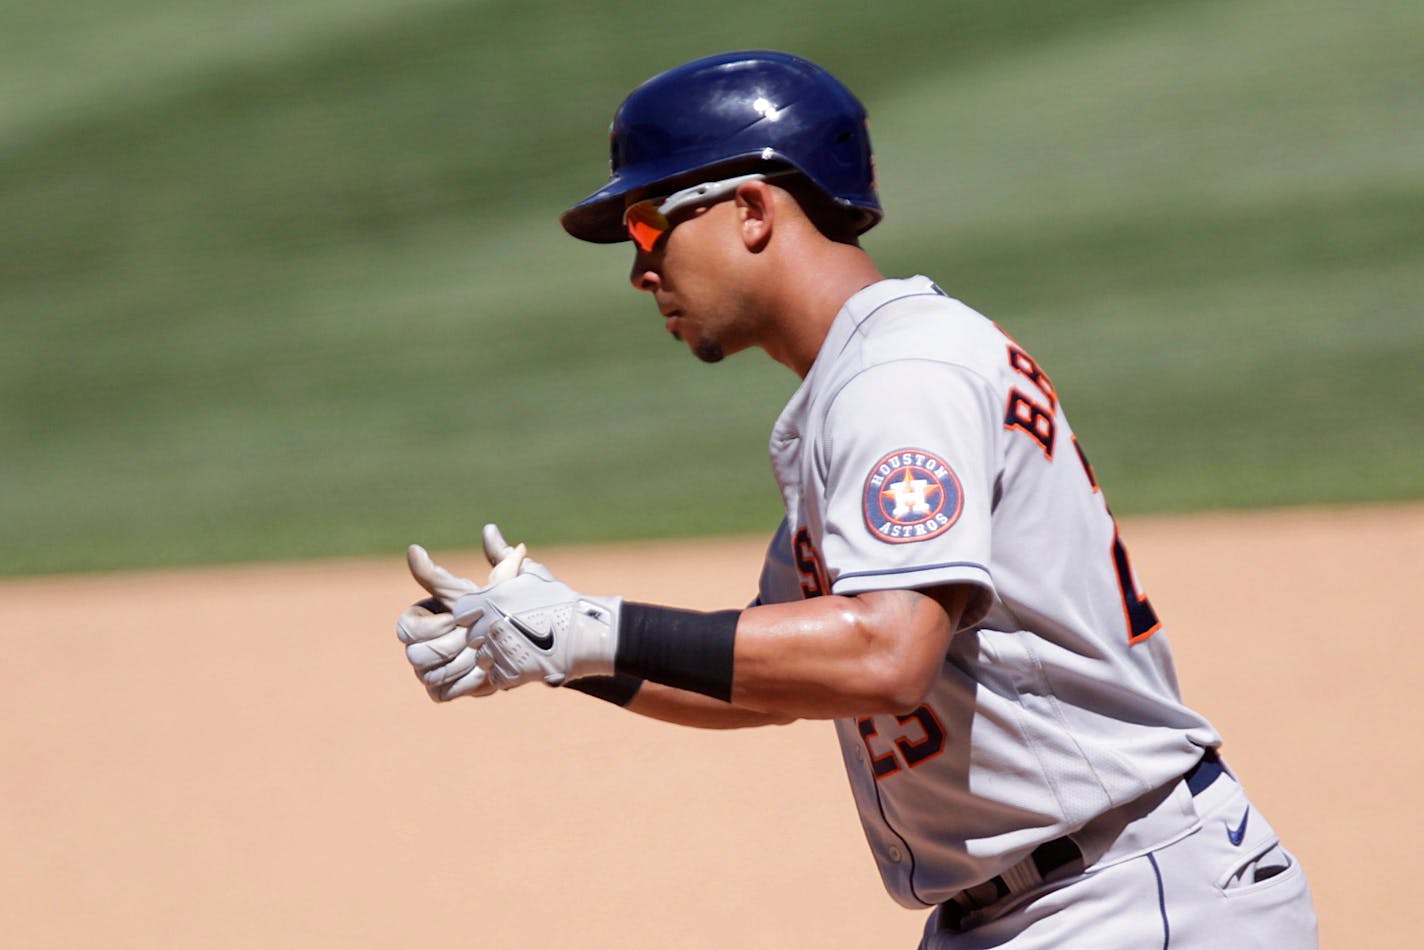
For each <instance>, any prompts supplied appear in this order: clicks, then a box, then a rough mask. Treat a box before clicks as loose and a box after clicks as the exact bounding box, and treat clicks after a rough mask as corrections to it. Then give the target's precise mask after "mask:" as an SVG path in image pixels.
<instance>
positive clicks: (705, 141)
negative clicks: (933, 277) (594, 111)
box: [560, 50, 883, 244]
mask: <svg viewBox="0 0 1424 950" xmlns="http://www.w3.org/2000/svg"><path fill="white" fill-rule="evenodd" d="M611 136H612V143H611V146H610V151H611V158H610V168H611V172H612V174H611V176H610V177H609V179H608V183H607V184H606V185H604V186H603V187H602V188H600V189H599V190H598V191H596V192H594V193H593V194H591V195H589V196H588V197H587V198H585V199H584V200H583V201H580V202H579V203H578V204H576V205H574V206H573V207H572V208H570V209H569V210H568V211H565V212H564V214H563V216H562V217H561V218H560V221H561V223H562V224H563V226H564V230H566V231H568V232H569V233H570V234H572V235H573V236H574V237H576V238H580V239H581V240H584V241H594V242H596V243H599V244H611V243H614V242H616V241H626V240H627V239H628V232H627V231H626V230H624V228H623V207H624V204H625V199H626V198H627V197H629V196H630V195H635V194H636V196H637V197H645V196H648V195H651V194H654V193H656V190H657V186H658V185H660V184H662V183H664V182H670V181H673V180H675V179H683V178H685V177H686V176H688V175H690V174H691V173H693V172H706V173H707V177H708V178H712V177H715V176H714V175H713V174H712V173H713V172H716V171H718V170H722V169H731V168H734V167H735V168H737V169H746V170H747V171H754V170H755V167H754V166H755V165H757V164H760V163H766V164H767V165H768V167H769V168H770V167H778V166H779V167H786V166H790V167H792V168H795V169H796V170H797V171H799V172H801V174H803V175H804V176H805V177H806V178H807V179H809V180H810V181H811V182H812V183H813V184H814V185H815V186H816V187H817V188H819V189H820V190H821V191H822V192H824V193H825V194H826V195H827V196H828V197H830V198H831V199H832V200H833V201H834V202H835V203H836V204H837V205H839V206H840V207H842V208H844V209H845V210H846V212H847V214H850V215H854V216H856V217H857V218H858V220H857V222H856V231H857V233H863V232H865V231H868V230H869V229H870V228H872V227H874V226H875V224H876V223H877V222H879V221H880V218H881V216H882V214H883V212H882V211H881V209H880V198H879V196H878V195H877V194H876V191H875V169H874V166H873V164H872V160H871V152H870V133H869V131H868V130H867V128H866V121H865V107H864V106H862V105H861V104H860V101H859V100H858V99H856V97H855V96H854V94H852V93H851V91H850V90H849V89H847V88H846V87H845V86H844V85H843V84H842V83H841V81H840V80H838V79H836V77H834V76H832V75H831V74H830V73H828V72H827V71H826V70H824V69H822V68H821V67H820V66H817V65H816V64H815V63H813V62H811V61H809V60H806V59H802V58H801V57H799V56H792V55H790V54H789V53H779V52H775V51H773V50H741V51H737V52H732V53H720V54H718V55H716V56H708V57H705V58H703V59H698V60H694V61H692V62H690V63H686V64H684V65H682V66H677V67H675V68H673V69H670V70H668V71H667V72H664V73H660V74H658V75H656V76H654V77H653V78H652V79H649V80H648V81H647V82H645V83H643V84H642V85H641V86H639V87H638V88H636V89H634V90H633V91H632V92H631V93H629V94H628V98H626V99H624V100H623V104H622V105H621V106H619V107H618V111H617V113H615V115H614V116H613V128H612V130H611Z"/></svg>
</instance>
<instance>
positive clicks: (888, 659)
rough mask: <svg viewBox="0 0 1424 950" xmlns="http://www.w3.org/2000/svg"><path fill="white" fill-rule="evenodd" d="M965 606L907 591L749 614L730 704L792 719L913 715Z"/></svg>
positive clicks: (740, 631) (740, 632) (742, 625)
mask: <svg viewBox="0 0 1424 950" xmlns="http://www.w3.org/2000/svg"><path fill="white" fill-rule="evenodd" d="M961 606H962V600H961V599H959V598H953V599H952V600H951V602H950V603H949V604H946V605H941V603H940V602H939V601H937V600H936V599H934V598H932V597H929V596H926V595H924V594H920V593H917V592H914V591H903V590H901V591H879V592H875V593H872V594H865V595H861V596H859V597H821V598H817V599H815V600H809V601H801V602H799V603H793V604H776V605H768V606H763V607H754V608H750V609H748V610H746V611H744V612H743V613H742V615H741V618H740V621H739V623H738V625H737V637H736V653H735V675H734V678H733V681H732V702H733V704H734V705H736V706H742V707H746V708H748V709H754V710H760V711H763V712H766V713H768V714H772V715H781V716H791V717H794V718H835V717H840V716H860V715H867V714H873V713H880V712H903V711H905V710H907V709H910V708H913V707H914V706H915V705H916V704H918V703H919V702H920V701H921V699H922V698H923V696H924V694H925V693H926V692H927V691H928V690H929V688H930V685H931V683H932V682H933V678H934V676H935V675H936V674H937V673H938V671H939V668H940V665H941V663H942V661H943V657H944V652H945V649H946V647H947V646H948V643H949V638H950V633H951V630H952V618H951V615H950V612H951V611H952V612H953V613H954V615H956V616H957V613H958V610H959V608H960V607H961Z"/></svg>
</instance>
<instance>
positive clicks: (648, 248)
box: [623, 199, 670, 253]
mask: <svg viewBox="0 0 1424 950" xmlns="http://www.w3.org/2000/svg"><path fill="white" fill-rule="evenodd" d="M623 224H624V225H625V226H626V227H627V228H628V236H629V237H630V238H632V239H633V243H634V244H636V245H638V247H640V248H642V249H643V252H644V253H652V250H653V247H654V245H656V244H657V243H658V239H659V238H661V237H662V236H663V235H664V234H666V233H667V232H668V229H669V228H670V225H669V224H668V219H667V218H665V217H663V216H662V215H661V214H660V213H659V212H658V200H657V199H650V200H648V201H640V202H638V203H637V204H635V205H633V206H631V207H630V208H629V209H628V210H627V211H626V212H624V214H623Z"/></svg>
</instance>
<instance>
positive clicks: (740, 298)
mask: <svg viewBox="0 0 1424 950" xmlns="http://www.w3.org/2000/svg"><path fill="white" fill-rule="evenodd" d="M737 220H738V214H737V206H736V202H735V201H721V202H719V203H717V204H713V205H703V206H701V207H698V208H695V209H692V210H691V211H690V212H689V213H688V214H687V215H686V216H685V217H683V218H681V219H680V220H678V221H677V222H676V226H675V227H673V228H671V229H670V230H668V231H667V232H666V233H665V234H663V235H662V237H661V238H660V239H659V240H658V241H657V242H656V243H653V245H652V247H651V249H647V250H645V249H644V248H643V247H641V246H638V245H635V249H636V250H637V255H636V256H635V258H634V260H633V270H632V273H631V274H630V275H629V277H630V280H631V281H632V283H633V286H634V287H635V288H636V289H638V290H643V291H646V292H648V293H650V294H652V295H653V299H654V300H655V301H656V303H657V307H658V312H659V313H660V314H662V316H663V319H664V321H665V324H666V327H667V331H668V332H669V333H671V334H672V335H673V337H675V338H676V339H678V340H681V341H683V342H684V343H686V344H687V346H688V348H689V349H691V350H692V352H693V354H694V355H695V356H696V357H697V358H698V359H700V360H702V361H703V362H707V363H716V362H718V361H719V360H721V359H723V358H724V357H727V356H730V355H731V354H732V353H735V352H737V351H739V350H744V349H746V348H747V347H750V346H755V345H756V344H757V336H756V329H757V327H758V326H759V325H760V323H761V321H759V320H758V319H757V318H756V314H755V308H754V307H753V305H752V304H753V301H752V296H751V294H750V293H749V288H748V287H747V285H746V283H745V282H744V281H742V280H739V276H740V275H741V274H743V272H744V265H745V260H744V256H745V253H746V248H745V246H744V245H743V244H742V242H741V240H740V237H739V236H738V229H737Z"/></svg>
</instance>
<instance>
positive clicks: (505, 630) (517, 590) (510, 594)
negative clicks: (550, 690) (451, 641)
mask: <svg viewBox="0 0 1424 950" xmlns="http://www.w3.org/2000/svg"><path fill="white" fill-rule="evenodd" d="M484 542H485V555H486V556H487V557H488V558H489V559H490V561H491V562H495V561H496V559H499V563H500V564H501V566H503V565H505V564H509V563H511V562H515V560H516V558H515V552H520V550H521V548H522V547H523V545H520V546H519V547H518V548H510V547H509V545H508V544H506V543H505V541H504V538H503V537H501V536H500V533H499V529H498V528H497V527H495V526H494V525H487V526H486V527H485V531H484ZM517 565H518V566H517V568H516V570H517V571H518V573H517V574H516V575H515V576H514V577H513V578H509V579H507V580H506V579H503V578H501V579H500V580H499V581H497V582H495V583H493V584H491V585H490V586H489V587H486V588H483V589H481V590H478V591H471V592H469V593H467V594H465V595H464V596H463V597H461V598H460V599H459V600H458V601H457V602H456V603H455V623H456V625H457V626H460V627H464V626H468V627H469V633H468V634H467V636H466V645H467V646H468V647H472V648H474V649H475V650H476V651H477V654H478V657H477V662H478V666H479V667H480V668H481V669H483V670H485V671H486V672H487V682H488V683H489V684H491V685H493V687H494V688H495V689H513V688H514V687H516V686H520V685H523V684H524V683H531V682H534V681H535V680H540V681H542V682H544V683H546V684H548V685H550V686H559V685H562V684H563V683H564V682H565V681H567V680H571V679H578V678H580V677H583V676H595V675H604V674H611V673H612V672H613V660H614V657H615V655H616V654H617V651H618V615H619V611H620V610H621V608H622V605H623V601H622V598H618V597H587V596H584V595H582V594H579V593H577V592H575V591H574V590H573V589H571V588H570V587H569V586H568V585H567V584H565V583H563V582H562V581H560V580H559V579H558V578H556V577H554V575H553V574H552V573H550V572H549V570H548V568H546V567H544V566H543V565H542V564H538V563H536V562H534V561H531V560H529V559H528V558H526V557H523V556H522V554H519V555H518V561H517ZM491 579H492V580H493V577H491Z"/></svg>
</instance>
